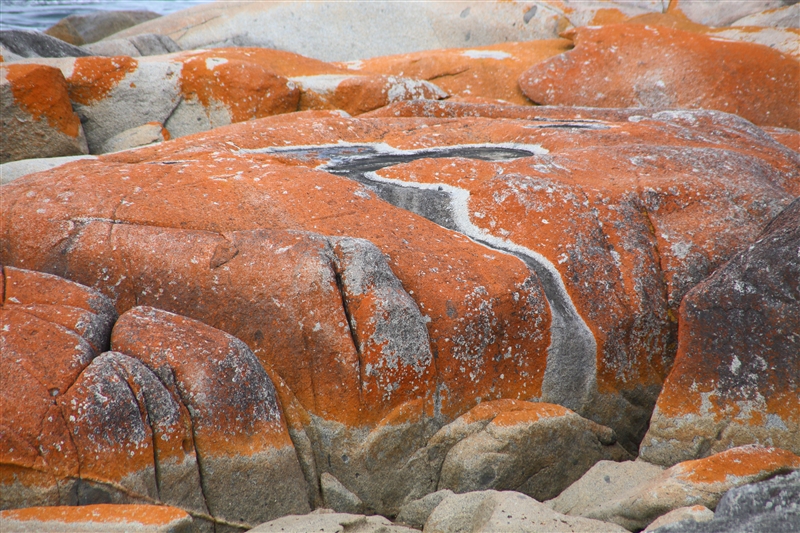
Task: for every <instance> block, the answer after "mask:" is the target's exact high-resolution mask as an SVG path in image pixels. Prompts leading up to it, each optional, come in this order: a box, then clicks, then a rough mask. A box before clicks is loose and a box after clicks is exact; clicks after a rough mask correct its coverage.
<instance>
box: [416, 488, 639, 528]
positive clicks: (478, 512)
mask: <svg viewBox="0 0 800 533" xmlns="http://www.w3.org/2000/svg"><path fill="white" fill-rule="evenodd" d="M423 531H425V533H459V532H461V531H471V532H474V533H494V532H500V531H509V532H510V531H514V532H519V533H537V532H539V531H547V532H553V533H570V532H575V533H577V532H583V531H593V532H596V533H606V532H607V533H623V532H625V531H627V530H626V529H623V528H621V527H619V526H618V525H616V524H608V523H605V522H601V521H599V520H591V519H588V518H582V517H579V516H567V515H563V514H560V513H557V512H555V511H553V510H552V509H550V508H549V507H547V506H546V505H544V504H541V503H539V502H537V501H536V500H534V499H533V498H531V497H529V496H526V495H524V494H520V493H519V492H511V491H504V492H497V491H494V490H485V491H479V492H470V493H467V494H453V495H452V496H448V497H447V498H445V499H444V501H442V503H440V504H439V505H438V506H437V507H436V509H434V510H433V512H432V513H431V515H430V517H429V518H428V521H427V522H425V529H424V530H423Z"/></svg>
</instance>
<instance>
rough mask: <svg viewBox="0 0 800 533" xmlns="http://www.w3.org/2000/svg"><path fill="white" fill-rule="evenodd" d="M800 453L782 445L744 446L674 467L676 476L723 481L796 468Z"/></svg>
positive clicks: (799, 465)
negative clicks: (774, 446) (731, 477)
mask: <svg viewBox="0 0 800 533" xmlns="http://www.w3.org/2000/svg"><path fill="white" fill-rule="evenodd" d="M798 468H800V457H799V456H797V455H795V454H793V453H792V452H790V451H787V450H782V449H780V448H761V447H756V446H741V447H739V448H731V449H730V450H726V451H724V452H721V453H718V454H715V455H712V456H711V457H706V458H704V459H695V460H693V461H685V462H683V463H680V464H678V465H676V466H674V467H673V469H675V470H677V472H678V473H677V474H676V475H677V477H678V478H679V479H684V480H686V481H688V482H691V483H707V484H712V483H722V482H724V481H725V480H726V479H728V477H730V476H733V477H739V478H747V477H751V476H756V475H758V474H759V473H762V472H775V471H780V470H787V471H788V470H795V469H798Z"/></svg>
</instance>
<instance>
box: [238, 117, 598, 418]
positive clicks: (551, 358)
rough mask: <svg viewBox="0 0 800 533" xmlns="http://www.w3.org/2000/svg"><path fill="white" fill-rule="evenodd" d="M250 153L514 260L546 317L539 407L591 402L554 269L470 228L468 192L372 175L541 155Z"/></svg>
mask: <svg viewBox="0 0 800 533" xmlns="http://www.w3.org/2000/svg"><path fill="white" fill-rule="evenodd" d="M558 126H560V127H585V126H586V124H582V123H578V124H573V123H571V122H569V123H564V124H563V125H558ZM592 127H593V126H592ZM243 151H244V150H243ZM248 151H249V152H261V153H280V154H284V155H288V156H290V157H295V158H298V159H305V160H308V159H317V160H319V159H322V160H327V161H328V162H327V163H325V164H323V165H321V166H320V167H319V169H320V170H324V171H326V172H330V173H331V174H335V175H338V176H343V177H346V178H349V179H351V180H354V181H357V182H358V183H361V184H362V185H364V186H365V187H367V188H368V189H370V190H371V191H373V192H375V193H376V194H377V195H378V196H379V197H380V198H382V199H383V200H385V201H387V202H389V203H390V204H392V205H394V206H396V207H399V208H401V209H405V210H407V211H411V212H413V213H416V214H418V215H420V216H423V217H425V218H426V219H428V220H430V221H432V222H434V223H436V224H438V225H440V226H442V227H445V228H447V229H450V230H452V231H456V232H458V233H460V234H462V235H464V236H466V237H468V238H470V239H471V240H473V241H474V242H477V243H479V244H481V245H483V246H486V247H487V248H489V249H492V250H495V251H497V252H500V253H504V254H510V255H513V256H515V257H517V258H518V259H520V260H521V261H523V262H524V263H525V264H526V265H527V266H528V268H529V269H530V270H531V271H532V272H534V273H535V274H536V275H537V277H538V278H539V280H540V282H541V283H542V286H543V288H544V292H545V296H546V297H547V300H548V303H549V305H550V309H551V314H552V322H551V327H550V329H551V339H552V340H551V345H550V347H549V348H548V357H547V367H546V369H545V376H544V382H543V384H542V398H541V399H542V400H543V401H547V402H552V403H557V404H560V405H563V406H565V407H568V408H570V409H572V410H574V411H576V412H579V413H580V412H582V411H584V409H583V408H584V406H585V405H586V404H587V403H588V402H589V401H590V400H591V399H592V398H593V397H595V396H596V389H597V387H596V370H597V361H596V351H597V344H596V341H595V339H594V336H593V335H592V333H591V331H590V330H589V328H588V326H587V325H586V323H585V322H584V321H583V319H582V318H581V316H580V315H579V313H578V311H577V309H576V308H575V306H574V304H573V302H572V300H571V299H570V298H569V295H568V294H567V292H566V289H565V287H564V284H563V281H562V280H561V276H560V274H559V272H558V271H557V270H556V268H555V267H554V266H553V265H552V263H550V262H549V261H548V260H547V259H545V258H544V257H542V256H541V255H539V254H537V253H535V252H533V251H531V250H528V249H526V248H524V247H522V246H519V245H516V244H515V243H511V242H508V241H505V240H503V239H500V238H498V237H495V236H493V235H490V234H488V233H486V232H485V231H484V230H481V229H479V228H477V227H475V226H474V225H473V224H472V223H471V222H470V220H469V214H468V211H467V201H468V199H469V192H468V191H466V190H464V189H459V188H456V187H453V186H449V185H444V184H442V185H436V184H427V183H405V182H398V181H396V180H392V181H390V180H383V179H381V178H379V177H378V176H377V175H375V174H374V172H375V171H377V170H380V169H382V168H386V167H390V166H394V165H398V164H402V163H408V162H411V161H415V160H418V159H426V158H457V157H460V158H467V159H478V160H482V161H508V160H512V159H518V158H522V157H531V156H535V155H539V154H541V153H542V151H541V148H540V147H538V146H527V145H512V144H508V145H471V146H470V145H462V146H453V147H442V148H433V149H422V150H398V149H395V148H392V147H389V146H387V145H384V144H381V145H366V144H363V145H347V144H342V145H329V146H318V147H291V148H267V149H260V150H248Z"/></svg>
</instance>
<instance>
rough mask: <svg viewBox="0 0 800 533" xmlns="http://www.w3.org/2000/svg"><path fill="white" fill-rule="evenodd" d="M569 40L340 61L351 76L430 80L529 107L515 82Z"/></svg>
mask: <svg viewBox="0 0 800 533" xmlns="http://www.w3.org/2000/svg"><path fill="white" fill-rule="evenodd" d="M571 44H572V43H571V42H570V41H569V40H567V39H550V40H544V41H527V42H517V43H502V44H496V45H491V46H483V47H475V48H455V49H447V50H428V51H425V52H415V53H411V54H402V55H395V56H383V57H376V58H373V59H366V60H363V61H362V60H357V61H351V62H348V63H344V64H343V65H342V66H344V67H346V68H347V69H349V70H350V71H352V72H353V73H366V72H372V73H376V74H388V75H392V76H405V77H409V78H416V79H423V80H430V81H433V82H434V83H436V85H437V86H438V87H441V88H442V89H443V90H444V91H445V92H447V93H449V94H450V95H451V96H457V97H458V98H460V99H465V100H475V101H478V100H480V99H486V100H502V101H505V102H511V103H514V104H530V100H528V98H527V97H526V96H525V95H524V94H522V91H521V90H520V88H519V84H518V83H517V80H518V79H519V77H520V75H521V74H522V73H523V72H524V71H526V70H527V69H529V68H530V67H531V66H532V65H535V64H536V63H539V62H541V61H544V60H545V59H547V58H550V57H552V56H554V55H557V54H560V53H562V52H565V51H567V50H568V49H569V48H570V47H571Z"/></svg>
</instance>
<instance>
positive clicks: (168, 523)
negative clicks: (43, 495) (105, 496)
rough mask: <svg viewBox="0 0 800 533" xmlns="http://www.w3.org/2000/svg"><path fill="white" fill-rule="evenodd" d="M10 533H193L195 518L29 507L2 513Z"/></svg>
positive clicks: (133, 510)
mask: <svg viewBox="0 0 800 533" xmlns="http://www.w3.org/2000/svg"><path fill="white" fill-rule="evenodd" d="M0 527H2V528H3V531H5V532H6V533H36V532H39V531H60V532H63V533H70V532H75V533H89V532H95V531H96V532H98V533H100V532H108V533H124V532H131V533H190V532H191V531H193V524H192V517H191V516H189V514H187V513H186V511H183V510H181V509H177V508H175V507H167V506H154V505H113V504H96V505H81V506H78V507H75V506H62V507H28V508H26V509H15V510H9V511H0Z"/></svg>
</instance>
